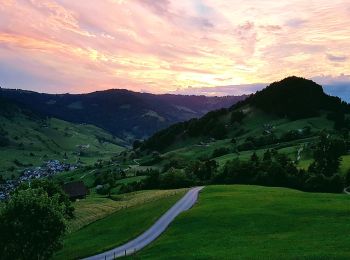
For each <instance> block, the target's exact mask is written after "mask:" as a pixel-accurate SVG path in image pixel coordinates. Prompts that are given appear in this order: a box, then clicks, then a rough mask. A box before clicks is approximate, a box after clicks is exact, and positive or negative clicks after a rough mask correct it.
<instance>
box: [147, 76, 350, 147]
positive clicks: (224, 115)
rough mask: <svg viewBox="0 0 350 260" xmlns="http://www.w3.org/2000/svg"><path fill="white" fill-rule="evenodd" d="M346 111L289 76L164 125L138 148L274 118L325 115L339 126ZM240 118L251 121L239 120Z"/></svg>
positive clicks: (225, 132)
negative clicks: (200, 113) (229, 103)
mask: <svg viewBox="0 0 350 260" xmlns="http://www.w3.org/2000/svg"><path fill="white" fill-rule="evenodd" d="M346 114H350V108H349V105H348V104H347V103H345V102H342V101H341V99H340V98H338V97H333V96H329V95H327V94H325V93H324V92H323V89H322V87H321V86H320V85H318V84H316V83H315V82H313V81H311V80H306V79H304V78H299V77H289V78H286V79H283V80H281V81H279V82H275V83H272V84H271V85H269V86H268V87H266V88H265V89H263V90H261V91H258V92H257V93H255V94H253V95H251V96H249V97H248V98H247V99H245V100H244V101H241V102H238V103H237V104H236V105H233V106H232V107H230V108H227V109H226V108H223V109H219V110H216V111H212V112H209V113H207V114H206V115H204V116H203V117H201V118H199V119H192V120H189V121H186V122H183V123H178V124H175V125H173V126H171V127H169V128H166V129H164V130H162V131H160V132H158V133H156V134H155V135H153V136H152V137H151V138H149V139H148V140H146V141H145V142H144V143H143V144H142V148H143V149H145V150H147V149H150V150H157V151H162V150H166V149H169V147H171V146H172V145H173V144H174V140H176V146H177V147H179V146H182V145H186V143H188V142H189V143H195V142H198V141H201V140H202V141H207V140H209V139H210V138H213V139H217V140H218V139H225V138H233V137H236V136H240V135H244V134H245V133H247V131H248V129H249V128H252V129H255V128H260V127H263V124H264V123H265V124H269V121H274V120H277V119H284V120H291V121H293V120H297V119H303V118H310V117H326V118H327V120H330V121H333V123H334V127H335V128H337V129H341V128H342V127H344V126H346V125H347V124H348V121H347V118H346ZM244 118H248V119H249V120H248V121H249V122H253V123H254V124H255V125H254V126H251V125H249V124H247V123H245V122H244V121H243V122H242V120H243V119H244ZM266 118H273V119H271V120H267V119H266ZM265 119H266V120H265ZM264 120H265V121H264ZM258 122H260V123H261V124H258ZM256 124H258V125H256Z"/></svg>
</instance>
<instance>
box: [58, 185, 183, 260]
mask: <svg viewBox="0 0 350 260" xmlns="http://www.w3.org/2000/svg"><path fill="white" fill-rule="evenodd" d="M157 192H158V193H159V192H160V191H151V192H150V193H156V194H157ZM167 192H168V193H164V194H162V196H160V195H159V194H158V197H157V195H154V194H153V195H151V194H148V195H147V193H148V192H143V193H144V194H142V196H138V194H137V193H136V194H134V195H135V199H131V200H130V199H128V200H129V204H128V205H129V206H130V205H131V203H134V204H135V205H133V206H130V207H129V208H126V209H122V210H119V211H117V212H115V213H112V214H110V215H109V216H107V217H105V218H103V219H101V220H98V221H96V222H93V223H91V224H90V225H88V226H85V227H84V228H82V229H80V230H78V231H76V232H73V233H71V234H68V235H67V237H66V238H65V239H64V247H63V249H62V250H61V251H59V252H58V253H57V254H56V255H55V257H54V259H77V258H82V257H86V256H89V255H93V254H96V253H98V252H103V251H105V250H108V249H111V248H113V247H115V246H118V245H120V244H123V243H125V242H127V241H129V240H131V239H133V238H135V237H136V236H138V235H139V234H141V233H142V232H143V231H145V230H146V229H147V228H149V227H150V226H151V225H152V224H153V223H154V222H155V221H156V220H157V219H158V218H159V217H160V216H161V215H162V214H163V213H165V212H166V211H167V210H168V209H169V208H170V207H171V206H172V205H173V204H175V203H176V201H177V200H179V199H180V198H181V197H182V196H183V195H184V193H185V192H186V190H184V189H183V190H180V191H179V192H176V193H174V191H167ZM147 197H148V198H149V199H147ZM152 198H153V199H152ZM132 201H133V202H132ZM136 201H137V202H136ZM81 202H82V201H81ZM116 203H118V202H116ZM102 205H103V206H102ZM102 205H101V203H100V202H99V201H97V200H96V201H95V203H93V202H91V203H90V204H89V205H88V203H86V205H85V206H84V207H81V206H80V208H79V207H78V208H77V212H79V215H81V217H83V216H84V215H85V214H86V215H91V216H96V215H99V214H100V209H101V208H104V207H107V208H108V205H107V204H105V203H102ZM109 205H110V206H111V207H114V206H115V205H114V204H113V203H112V204H109ZM98 207H100V208H98ZM105 214H107V213H106V212H105ZM99 217H100V216H99ZM89 221H90V220H89Z"/></svg>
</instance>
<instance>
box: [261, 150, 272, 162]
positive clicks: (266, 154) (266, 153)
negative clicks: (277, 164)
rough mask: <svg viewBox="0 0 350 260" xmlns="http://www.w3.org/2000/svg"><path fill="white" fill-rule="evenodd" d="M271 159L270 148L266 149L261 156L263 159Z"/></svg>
mask: <svg viewBox="0 0 350 260" xmlns="http://www.w3.org/2000/svg"><path fill="white" fill-rule="evenodd" d="M271 160H272V155H271V152H270V150H266V152H265V153H264V156H263V161H265V162H266V161H271Z"/></svg>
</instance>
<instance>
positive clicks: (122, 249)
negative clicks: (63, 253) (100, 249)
mask: <svg viewBox="0 0 350 260" xmlns="http://www.w3.org/2000/svg"><path fill="white" fill-rule="evenodd" d="M201 189H203V187H196V188H192V189H191V190H189V191H188V192H187V193H186V195H185V196H184V197H182V199H180V200H179V201H178V202H177V203H176V204H175V205H174V206H173V207H172V208H171V209H169V210H168V211H167V212H166V213H165V214H164V215H163V216H162V217H161V218H160V219H158V220H157V222H156V223H155V224H153V226H152V227H150V228H149V229H148V230H147V231H146V232H144V233H143V234H141V235H140V236H138V237H137V238H135V239H133V240H131V241H130V242H128V243H126V244H124V245H121V246H119V247H116V248H114V249H111V250H109V251H106V252H104V253H101V254H98V255H95V256H91V257H88V258H85V259H86V260H103V259H114V258H116V257H121V256H125V255H131V254H133V253H135V252H136V251H139V250H141V249H142V248H144V247H145V246H147V245H149V244H150V243H152V242H153V241H154V240H155V239H156V238H157V237H158V236H159V235H160V234H162V233H163V232H164V231H165V229H166V228H167V227H168V226H169V224H170V223H171V222H172V221H173V220H174V219H175V218H176V216H178V215H179V214H180V213H181V212H183V211H186V210H188V209H190V208H191V207H192V206H193V205H194V203H195V202H196V201H197V198H198V193H199V191H200V190H201Z"/></svg>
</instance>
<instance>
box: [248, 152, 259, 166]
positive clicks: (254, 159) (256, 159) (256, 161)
mask: <svg viewBox="0 0 350 260" xmlns="http://www.w3.org/2000/svg"><path fill="white" fill-rule="evenodd" d="M250 161H251V162H252V163H253V164H254V165H259V157H258V155H257V154H256V152H254V153H253V154H252V156H251V157H250Z"/></svg>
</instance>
